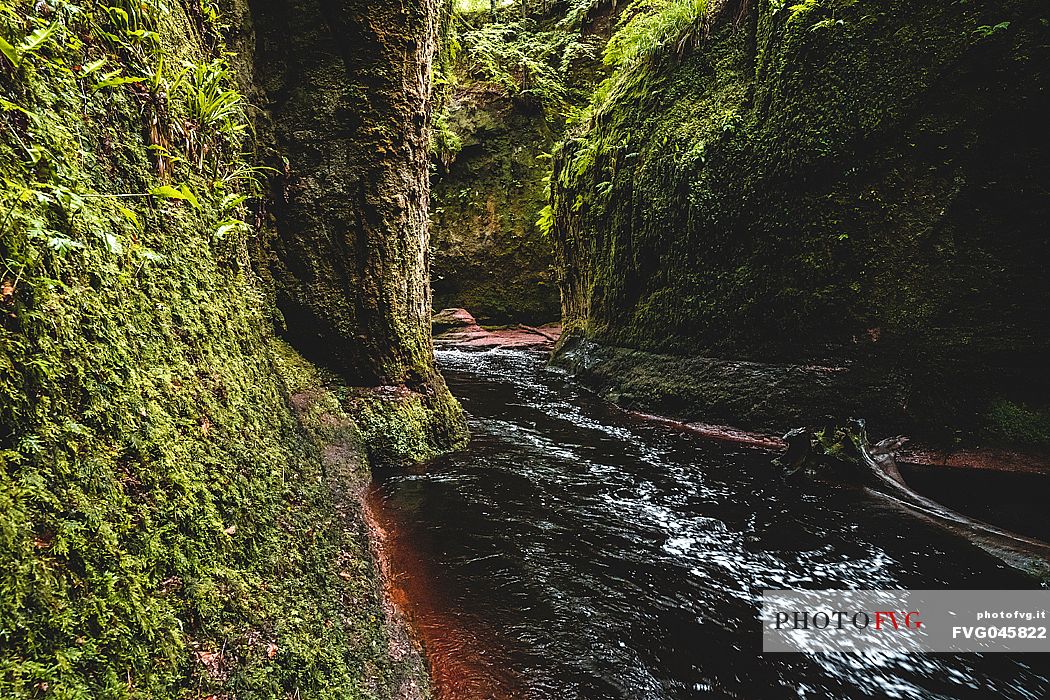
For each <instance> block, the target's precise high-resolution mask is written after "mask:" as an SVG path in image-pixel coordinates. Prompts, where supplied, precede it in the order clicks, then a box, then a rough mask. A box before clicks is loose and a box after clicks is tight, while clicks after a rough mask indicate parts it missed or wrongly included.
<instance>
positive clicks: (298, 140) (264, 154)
mask: <svg viewBox="0 0 1050 700" xmlns="http://www.w3.org/2000/svg"><path fill="white" fill-rule="evenodd" d="M251 20H252V23H253V25H254V34H255V37H256V42H255V47H256V50H255V52H254V59H253V61H252V63H253V65H254V75H255V78H256V80H255V82H256V85H257V86H258V88H259V101H260V103H261V105H260V106H261V108H262V109H261V111H260V113H259V114H258V115H257V120H256V124H257V125H258V128H259V130H260V134H261V135H264V136H263V138H261V142H262V146H261V153H260V159H261V160H262V161H263V162H264V163H266V164H267V165H269V166H270V167H271V168H272V170H271V173H273V172H275V173H276V175H275V176H274V177H271V178H270V183H271V187H272V191H271V197H270V199H269V200H268V203H267V204H268V207H267V211H266V212H265V215H264V218H266V219H267V221H266V223H267V225H266V227H265V233H264V236H263V237H262V238H261V239H260V248H261V251H262V253H261V257H262V258H263V260H264V261H265V265H266V266H267V268H268V270H267V273H268V276H269V277H270V279H271V282H272V285H273V288H274V290H275V293H276V304H277V308H278V309H279V311H280V313H281V316H282V318H281V323H282V324H283V325H284V326H285V328H286V334H287V337H288V338H289V339H290V340H291V341H292V342H293V343H295V344H296V346H297V347H300V348H302V349H303V350H304V351H305V352H306V353H307V354H308V355H309V356H310V357H311V358H312V359H315V360H316V361H318V362H321V363H322V364H325V365H327V366H331V367H332V368H334V369H335V370H337V371H338V372H339V373H340V375H342V376H343V377H345V378H346V380H347V381H349V382H350V383H351V384H354V385H357V386H361V387H365V388H378V389H379V390H378V391H373V392H359V395H358V396H359V398H360V402H361V404H362V406H364V407H366V408H367V410H366V411H364V412H363V413H362V420H363V421H364V422H365V423H366V425H365V429H366V432H368V433H369V434H370V435H375V436H376V437H377V438H381V437H382V436H384V435H388V434H389V433H390V432H391V431H397V432H399V433H401V436H402V437H404V438H405V439H404V440H401V441H400V442H397V443H396V444H395V443H387V447H391V448H395V447H396V452H397V453H398V454H397V455H393V456H402V457H409V458H413V459H419V458H425V457H428V456H432V455H434V454H436V453H437V452H440V451H442V450H445V449H449V448H451V447H453V446H455V445H457V444H460V443H461V442H462V440H463V438H464V436H465V435H466V428H465V424H464V422H463V417H462V412H461V411H460V408H459V406H458V404H456V402H455V400H454V399H453V398H452V396H451V395H450V394H449V392H448V389H447V388H446V387H445V383H444V381H443V380H442V378H441V376H440V374H438V372H437V371H436V369H435V368H434V358H433V350H432V346H431V339H430V270H429V248H428V246H429V237H428V232H429V225H428V220H427V213H428V208H429V192H430V188H429V181H428V169H427V164H428V158H429V156H428V153H429V151H428V141H429V139H428V135H429V128H430V101H429V98H430V91H431V62H432V60H433V56H434V54H435V50H436V40H437V6H436V3H435V2H433V1H432V0H431V1H429V2H422V3H410V4H407V5H406V4H403V3H374V2H341V3H329V2H322V1H320V0H295V1H294V2H285V1H283V0H282V1H277V0H252V2H251Z"/></svg>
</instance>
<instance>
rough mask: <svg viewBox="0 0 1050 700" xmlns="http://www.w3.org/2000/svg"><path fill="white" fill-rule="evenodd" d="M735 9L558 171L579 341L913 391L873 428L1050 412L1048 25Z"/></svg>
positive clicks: (653, 62)
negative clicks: (845, 372)
mask: <svg viewBox="0 0 1050 700" xmlns="http://www.w3.org/2000/svg"><path fill="white" fill-rule="evenodd" d="M715 7H717V8H718V10H717V11H715V12H714V13H713V14H712V16H711V18H710V19H711V29H710V32H709V34H708V35H707V36H706V37H704V38H703V40H702V41H700V42H699V45H698V46H697V47H696V48H692V49H686V50H684V51H683V52H681V53H679V52H676V51H667V52H664V53H663V54H657V55H655V56H653V57H651V58H650V59H646V60H643V61H642V62H641V63H640V64H639V65H638V66H636V67H635V68H633V69H621V70H620V71H619V72H618V73H617V75H616V76H615V77H614V80H613V81H612V83H610V84H609V85H607V86H606V88H607V89H606V90H605V91H604V92H603V97H602V98H601V99H600V100H599V102H598V103H597V104H596V106H595V108H594V110H593V114H592V121H591V125H590V128H589V129H588V130H587V131H586V133H584V134H583V135H581V136H580V137H579V138H576V139H573V140H570V141H569V142H567V143H566V145H565V146H564V148H563V149H562V151H561V152H560V154H559V156H558V158H557V161H556V166H555V193H554V199H553V203H554V208H555V210H556V211H555V215H556V225H555V231H554V237H555V242H556V246H557V249H558V256H559V268H560V271H561V289H562V298H563V303H564V317H565V322H566V324H567V327H568V328H569V332H570V334H574V335H576V336H579V337H586V338H589V339H592V340H595V341H598V342H599V343H601V344H604V345H607V346H614V347H624V348H633V349H640V350H645V351H648V352H654V353H663V354H669V355H674V354H680V355H692V356H695V355H700V356H708V357H714V358H722V359H727V360H732V359H742V360H749V361H756V362H764V363H771V364H781V365H785V366H786V365H790V364H792V363H796V364H804V365H805V364H821V365H829V366H844V367H860V368H863V369H864V370H865V372H864V374H866V375H871V374H876V375H878V374H882V375H885V376H892V377H896V378H897V379H896V380H895V381H896V387H895V388H894V390H893V395H894V397H895V398H894V405H893V407H892V408H891V409H890V410H885V409H877V410H879V411H880V414H881V415H879V416H871V417H872V418H873V419H874V421H873V424H872V425H873V429H874V430H875V431H878V430H879V429H880V428H881V427H884V426H885V427H888V426H889V425H891V424H893V425H904V426H911V427H912V428H916V429H918V430H920V432H921V431H929V432H931V433H936V434H938V435H947V436H950V435H951V434H952V433H953V432H954V431H963V433H964V434H965V435H967V437H970V438H972V437H973V436H975V435H978V434H980V433H975V432H974V431H986V432H987V431H992V432H995V431H996V430H999V429H1001V428H1002V429H1004V430H1005V431H1006V432H1009V428H1008V426H1007V427H1005V428H1004V426H997V425H995V420H994V415H1007V414H1010V411H1002V410H999V411H991V410H990V409H991V407H993V406H996V405H999V406H1000V407H1001V406H1002V404H1001V402H1002V401H1007V402H1008V405H1010V406H1013V407H1015V408H1016V407H1020V408H1021V410H1022V412H1027V413H1026V415H1027V416H1029V417H1031V416H1033V415H1034V416H1038V415H1040V414H1039V413H1038V411H1036V410H1035V409H1037V408H1038V407H1039V405H1041V404H1042V405H1045V403H1046V396H1047V395H1048V389H1050V373H1048V371H1047V368H1046V363H1045V358H1046V357H1047V356H1048V352H1050V322H1048V321H1047V319H1046V313H1045V309H1046V308H1047V305H1048V303H1050V278H1048V277H1047V275H1046V274H1045V268H1046V266H1047V264H1048V263H1050V239H1048V238H1047V236H1045V235H1044V234H1043V229H1044V228H1045V226H1044V225H1043V223H1042V222H1045V220H1046V218H1047V215H1048V213H1050V196H1048V192H1047V188H1048V184H1050V177H1048V174H1050V173H1048V163H1050V160H1048V155H1050V140H1048V138H1047V133H1046V129H1045V126H1044V125H1045V124H1046V123H1047V121H1048V118H1050V109H1048V95H1047V91H1046V84H1047V75H1046V70H1047V68H1046V67H1047V66H1048V65H1050V64H1048V62H1047V58H1048V51H1047V37H1048V27H1047V22H1048V19H1047V16H1046V14H1045V12H1044V10H1045V8H1044V7H1042V6H1041V5H1040V4H1039V3H1037V2H1026V1H1013V2H1004V3H982V2H974V3H926V2H916V1H909V0H894V1H892V2H876V1H874V0H872V1H868V0H856V1H854V0H807V2H803V3H798V4H791V3H782V2H776V1H770V0H762V1H760V2H752V3H735V2H729V3H719V4H717V5H716V6H715ZM705 381H715V380H705ZM698 388H699V389H700V390H701V391H702V390H703V386H699V387H698ZM714 388H715V389H717V387H714ZM997 402H1000V403H997ZM1043 415H1045V414H1043ZM694 417H698V418H703V416H694ZM814 418H815V419H819V418H820V417H819V416H815V417H814ZM881 418H885V420H884V421H881V423H880V420H879V419H881ZM1022 422H1023V421H1022ZM1029 422H1030V421H1029ZM1028 428H1029V429H1028V430H1027V433H1029V434H1038V433H1039V431H1033V430H1031V429H1030V428H1031V426H1028ZM1000 433H1001V434H1004V433H1002V431H1000Z"/></svg>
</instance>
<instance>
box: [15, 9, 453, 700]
mask: <svg viewBox="0 0 1050 700" xmlns="http://www.w3.org/2000/svg"><path fill="white" fill-rule="evenodd" d="M376 5H377V4H376V3H372V4H370V5H369V6H368V7H364V4H363V3H362V4H360V6H349V5H347V6H346V7H345V9H346V11H347V13H349V16H350V17H353V18H356V19H354V20H353V21H355V22H357V24H359V25H363V24H367V21H366V18H368V17H374V16H375V13H376V12H379V11H380V9H379V8H377V7H376ZM388 5H389V8H388V9H390V13H389V16H388V15H384V19H385V20H387V22H388V23H387V24H386V25H385V26H387V27H389V29H390V32H391V33H392V36H393V38H390V37H386V36H385V35H384V36H383V37H373V36H372V35H371V34H368V35H367V36H368V37H372V39H371V40H374V41H375V42H377V43H376V45H377V46H380V45H381V46H387V45H388V44H386V43H384V42H386V41H387V39H389V41H390V44H389V45H391V46H394V47H395V48H394V49H391V53H382V52H380V51H379V50H378V49H377V50H376V52H375V56H372V57H371V59H370V60H369V62H367V66H368V71H374V72H375V73H373V72H368V73H367V75H364V74H355V75H356V77H351V78H347V77H346V76H344V78H345V79H346V80H347V81H348V82H347V83H346V84H342V86H341V88H340V90H341V93H346V94H355V95H356V94H358V93H360V91H361V90H363V89H364V86H363V84H361V83H363V82H364V81H373V82H375V83H376V90H377V91H376V93H375V94H374V95H373V96H371V97H370V98H369V99H371V100H374V101H375V103H376V104H375V105H374V106H373V107H372V110H371V112H370V113H369V114H368V116H366V117H364V121H365V123H366V124H367V129H366V131H365V132H358V135H357V137H356V138H357V140H356V141H353V143H351V142H349V141H347V142H342V143H336V142H335V141H334V140H333V141H329V139H328V138H327V136H326V134H328V133H329V132H325V131H322V130H318V131H317V132H316V133H313V135H312V136H309V138H316V139H317V142H315V143H313V145H312V146H311V145H310V143H308V138H307V137H306V136H304V137H303V139H302V140H299V141H296V140H295V137H296V134H291V135H290V136H289V140H288V141H282V142H281V143H280V144H277V145H272V144H270V145H267V146H266V149H272V150H273V151H277V152H279V151H280V149H281V148H286V149H287V152H288V154H289V155H287V156H285V157H287V159H288V169H287V170H286V171H283V174H284V176H285V177H287V178H289V179H290V181H289V183H288V186H287V187H286V188H285V190H284V191H285V192H287V193H288V196H287V200H281V201H282V206H283V207H285V208H283V209H280V210H279V211H278V212H277V213H276V214H277V215H276V219H273V218H270V217H269V215H267V213H266V211H267V209H266V205H265V203H266V201H267V200H268V194H267V192H266V183H267V181H268V178H269V176H270V175H271V174H272V173H270V172H269V171H266V170H261V169H259V168H257V167H255V164H254V162H253V160H252V158H251V157H250V156H246V155H244V154H243V152H244V151H248V150H251V149H250V145H251V139H250V136H249V135H250V134H251V128H250V126H249V124H250V123H251V121H252V119H254V118H256V117H257V116H258V115H257V114H255V113H254V112H255V110H254V108H253V107H250V106H249V101H248V100H247V99H246V98H245V96H244V95H243V94H242V91H239V90H238V89H237V85H242V86H244V85H249V84H250V82H251V80H250V77H247V75H248V74H246V73H245V74H240V73H239V72H240V71H245V70H248V69H249V68H250V64H251V61H250V58H251V56H249V55H246V54H245V53H243V52H242V53H241V55H239V56H230V55H228V54H226V50H227V42H226V39H227V37H228V36H231V34H230V32H231V31H236V32H239V34H238V36H237V37H235V38H237V40H238V42H244V43H245V44H246V45H248V46H250V45H251V44H252V42H253V39H252V37H251V33H250V27H251V22H250V20H251V16H250V15H249V14H247V13H246V8H245V7H244V6H243V4H241V3H230V4H229V5H228V6H224V7H223V8H222V10H223V11H222V12H220V11H219V9H220V8H218V7H217V6H216V5H214V4H212V3H200V2H197V1H196V0H192V1H191V0H186V1H185V2H182V1H174V2H172V1H168V2H164V3H161V2H154V1H153V0H146V1H145V2H140V1H139V0H135V1H134V2H130V1H123V0H121V1H119V2H113V3H97V2H90V1H89V2H83V3H79V4H77V5H73V4H69V3H65V2H61V1H60V0H49V1H48V2H33V1H31V0H24V1H21V0H17V1H15V2H5V3H2V4H0V38H2V39H3V41H2V42H0V50H2V53H3V55H2V56H0V122H2V123H0V164H2V166H3V167H2V174H3V182H2V187H0V292H2V296H0V513H2V518H0V696H2V697H4V698H22V697H26V698H29V697H56V698H86V697H91V698H95V697H98V698H122V697H139V698H176V697H177V698H187V697H209V696H213V697H238V698H260V699H263V698H265V699H272V698H278V697H303V698H306V697H341V698H342V697H370V698H388V697H418V696H420V695H421V694H425V692H426V691H425V686H426V683H425V679H424V678H423V675H422V668H421V662H420V660H419V658H418V656H417V655H415V654H414V653H413V652H412V651H411V648H410V646H409V645H408V644H407V643H406V641H405V640H404V639H403V638H401V637H400V636H399V634H400V633H399V631H398V628H397V626H396V625H392V624H391V620H390V619H389V617H388V612H387V611H386V610H385V609H384V605H383V600H382V593H381V588H380V582H379V580H378V573H377V568H376V565H375V562H374V560H373V556H372V553H371V551H370V545H369V541H368V538H367V534H366V531H365V527H364V525H363V522H362V519H361V517H360V512H359V510H360V506H359V504H358V501H357V496H356V493H355V490H356V489H358V488H360V487H361V485H362V483H363V481H364V480H365V479H367V459H368V458H367V456H366V452H368V451H371V452H372V453H373V454H375V455H377V456H395V457H404V456H406V455H408V456H413V455H414V456H420V455H426V454H431V453H432V452H433V451H434V450H437V449H441V448H442V447H446V446H448V445H450V444H453V443H455V442H456V441H457V440H459V439H460V437H461V435H462V433H461V432H459V430H460V426H461V423H460V421H461V418H460V417H459V411H458V407H457V406H456V405H455V403H454V401H453V400H452V399H451V398H450V397H449V396H448V394H447V391H446V390H445V389H444V386H443V384H442V383H441V381H440V377H438V375H437V374H436V373H435V371H434V368H433V359H432V356H431V354H430V349H429V325H428V324H429V310H428V308H427V282H426V271H425V257H426V255H425V251H426V241H425V214H424V211H425V209H424V207H425V200H426V180H425V177H426V170H425V155H424V154H422V153H421V152H422V151H423V150H424V143H423V141H424V134H425V130H426V128H427V125H426V118H427V115H426V111H425V108H424V106H423V100H424V99H425V91H426V89H427V84H426V80H425V75H426V69H425V68H426V58H425V54H426V52H427V50H428V49H427V45H428V42H432V38H430V37H431V35H432V26H431V25H432V24H433V18H432V17H431V16H429V15H428V14H427V13H428V12H430V11H432V9H433V8H428V7H426V6H422V7H421V8H420V9H413V10H410V11H405V10H402V9H400V5H399V4H397V3H388ZM253 9H255V10H257V11H259V12H262V11H264V10H265V9H266V8H261V7H260V8H253ZM346 21H347V22H350V21H351V20H350V19H346ZM234 28H236V29H234ZM362 31H363V30H362ZM365 40H366V39H362V41H365ZM237 46H238V48H240V46H241V45H240V43H238V44H237ZM355 50H357V51H363V50H364V49H362V47H361V46H357V47H356V48H355ZM406 56H407V57H409V58H412V61H406V60H405V58H406ZM413 57H414V58H413ZM306 58H308V57H307V56H306V55H300V56H298V59H299V61H300V64H299V65H303V62H304V61H305V59H306ZM313 58H317V60H318V61H320V60H321V58H320V57H316V56H315V57H313ZM347 60H353V61H357V60H364V59H363V58H362V57H361V56H356V55H355V56H350V57H347ZM386 60H389V61H390V64H389V65H388V66H386V68H383V67H382V63H381V62H382V61H386ZM413 61H414V62H413ZM355 65H356V64H355ZM231 66H233V67H231ZM354 70H359V69H358V68H354ZM360 70H365V69H360ZM353 80H357V81H358V82H353ZM384 81H385V82H384ZM315 103H316V105H320V106H324V107H325V108H328V107H331V109H332V113H337V114H340V115H342V117H343V118H345V119H347V120H353V119H357V117H354V116H353V115H352V112H353V111H354V110H357V109H363V108H364V105H363V104H362V103H357V102H354V103H352V104H348V105H347V104H341V103H338V100H334V98H333V97H332V96H331V95H330V94H318V95H317V96H316V100H315ZM411 105H414V107H413V106H411ZM302 119H303V122H304V124H311V123H317V122H319V121H323V117H322V116H318V113H316V112H313V111H311V108H310V105H306V106H304V107H303V114H302ZM259 121H260V123H261V124H262V128H261V129H260V131H261V132H264V130H265V128H266V123H267V122H266V121H265V120H264V119H260V120H259ZM274 121H275V122H276V123H277V124H278V125H280V124H282V123H283V124H286V125H287V124H291V123H292V122H291V119H290V117H285V118H284V121H282V118H281V116H280V115H278V117H277V118H275V120H274ZM406 126H408V127H410V128H408V129H407V131H406ZM265 133H267V134H268V133H270V132H265ZM278 133H281V134H284V133H285V132H283V131H279V129H278ZM297 133H298V132H297ZM403 134H407V135H403ZM368 139H372V140H371V141H369V140H368ZM311 148H312V149H313V150H311ZM297 149H300V150H297ZM355 149H357V150H362V151H367V153H366V154H365V155H364V156H361V159H360V160H356V159H355V158H356V157H357V156H356V154H355V153H353V151H354V150H355ZM384 150H385V151H386V155H382V154H383V151H384ZM319 152H322V153H323V154H327V155H320V156H318V155H317V153H319ZM304 153H306V154H307V155H304ZM333 153H337V154H340V157H345V158H346V159H349V160H345V159H344V160H340V161H339V163H338V164H337V166H338V167H335V166H333V168H334V169H332V170H324V169H323V168H322V167H321V165H320V164H321V163H324V162H326V158H328V157H332V158H334V157H335V156H334V155H332V154H333ZM377 154H379V155H377ZM315 156H316V157H315ZM351 156H353V157H351ZM351 166H354V167H358V168H360V169H361V171H364V172H367V177H366V178H364V179H363V180H362V181H361V182H358V184H357V185H354V187H353V188H351V190H352V191H351V190H343V189H340V188H341V187H343V186H344V185H345V183H346V181H347V178H346V177H345V173H344V172H343V171H342V170H341V168H346V167H351ZM361 171H359V174H360V172H361ZM325 181H329V183H328V184H329V188H330V189H334V190H337V191H339V192H340V193H343V194H347V196H350V195H353V197H354V198H355V199H354V200H353V204H352V205H347V206H344V207H342V208H338V207H336V206H335V204H337V203H338V202H333V200H331V199H326V198H325V197H326V196H327V195H326V194H324V190H325V188H324V187H323V185H324V183H325ZM303 182H307V185H301V184H297V183H303ZM362 183H363V184H362ZM296 186H301V187H302V190H305V191H306V192H307V194H308V195H309V196H307V195H304V194H301V190H296ZM319 193H320V194H319ZM329 205H332V210H331V212H330V216H327V217H319V218H310V217H309V216H307V212H306V210H307V209H308V208H312V207H316V211H318V212H324V211H325V208H326V207H328V206H329ZM271 211H272V209H271ZM274 221H276V228H277V230H278V232H279V234H278V235H280V238H278V239H275V238H272V237H271V235H272V229H273V228H274V223H273V222H274ZM330 232H339V233H340V234H341V235H340V236H336V235H335V234H334V233H332V234H331V235H328V234H329V233H330ZM259 238H262V239H263V240H264V241H265V242H266V243H268V244H271V245H272V246H273V247H274V248H278V249H280V250H281V253H282V257H281V258H280V262H279V263H275V267H276V269H278V270H284V269H287V268H288V267H294V270H295V271H294V274H289V275H285V276H283V277H281V278H280V279H279V280H278V281H277V282H276V288H277V289H279V290H281V294H282V295H283V296H282V297H279V298H281V299H284V300H285V302H287V300H289V299H292V300H295V303H296V304H298V306H295V305H291V306H289V305H288V304H290V303H291V302H288V303H285V302H282V308H283V309H284V310H285V311H286V317H287V318H288V324H287V329H286V331H285V335H286V336H287V338H288V340H289V341H291V342H292V343H293V344H294V345H296V346H298V347H300V348H302V349H304V350H305V351H307V352H308V353H311V355H314V354H315V353H316V349H317V345H318V344H317V342H306V341H307V337H308V334H309V333H310V332H313V331H314V330H315V329H316V328H321V329H322V338H323V342H324V343H325V344H327V345H328V346H329V347H334V348H339V349H340V352H338V353H332V354H330V355H324V356H323V359H326V360H328V359H331V358H332V357H336V358H337V359H338V361H333V362H332V366H333V368H334V369H336V370H338V371H339V372H341V376H340V375H336V374H322V373H321V372H320V371H318V370H316V369H315V368H314V367H312V366H311V365H310V364H308V363H307V362H306V361H304V360H303V359H302V358H301V357H299V355H298V354H297V353H296V351H295V350H293V349H292V348H291V347H289V346H288V345H285V344H282V343H280V342H278V341H277V340H275V338H274V333H273V325H272V322H271V321H272V317H273V316H274V314H272V312H271V308H270V307H271V302H270V300H271V298H272V296H271V294H272V290H273V289H274V285H275V283H273V282H270V283H264V282H263V281H262V280H261V279H260V278H259V276H258V275H257V274H256V272H255V271H254V270H253V267H252V257H253V253H252V252H250V251H254V255H255V256H256V259H257V260H258V259H263V258H260V257H259V256H261V255H262V253H260V252H259V250H260V249H263V250H265V246H263V245H258V244H257V241H256V239H259ZM344 247H345V248H344ZM293 248H294V249H295V252H294V253H292V252H289V251H290V249H293ZM341 255H342V256H344V257H343V258H342V259H341V260H333V259H334V258H337V257H339V256H341ZM296 256H298V257H296ZM310 261H314V262H316V263H317V265H321V264H322V262H318V261H326V262H324V264H328V265H339V264H344V263H345V264H348V265H351V266H353V267H354V271H353V274H350V273H349V272H346V271H344V272H346V274H344V275H342V276H338V277H336V278H334V279H333V278H331V277H329V276H328V275H329V272H330V271H331V270H330V268H328V267H325V268H323V269H321V268H312V267H309V265H308V264H307V263H309V262H310ZM281 265H284V266H285V267H280V266H281ZM289 310H291V311H298V313H299V314H300V315H298V316H296V315H295V314H294V313H291V312H289ZM311 310H312V311H311ZM308 313H312V314H313V316H308V315H307V314H308ZM315 322H316V324H317V325H312V324H314V323H315ZM361 335H365V336H367V337H365V338H362V337H359V336H361ZM314 337H316V336H314ZM348 381H349V382H350V383H351V384H354V385H366V386H349V387H348V386H346V384H347V382H348ZM377 384H379V385H382V388H381V389H376V387H375V385H377ZM391 407H393V408H391ZM442 426H443V427H442ZM445 428H447V430H445Z"/></svg>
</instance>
